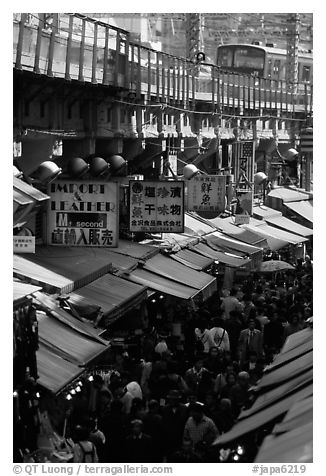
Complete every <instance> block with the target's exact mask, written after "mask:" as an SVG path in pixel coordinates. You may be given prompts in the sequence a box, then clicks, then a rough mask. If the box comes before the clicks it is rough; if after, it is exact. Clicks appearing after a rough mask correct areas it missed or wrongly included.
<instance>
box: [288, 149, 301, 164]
mask: <svg viewBox="0 0 326 476" xmlns="http://www.w3.org/2000/svg"><path fill="white" fill-rule="evenodd" d="M298 155H299V152H298V151H297V150H296V149H293V148H291V149H289V150H287V151H286V153H285V159H286V160H288V161H289V162H291V161H292V160H296V159H297V158H298Z"/></svg>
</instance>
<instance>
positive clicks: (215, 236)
mask: <svg viewBox="0 0 326 476" xmlns="http://www.w3.org/2000/svg"><path fill="white" fill-rule="evenodd" d="M205 241H207V243H208V244H213V245H216V246H217V247H219V248H220V249H222V250H223V249H224V250H230V253H232V250H235V251H239V252H240V253H243V254H244V255H249V256H252V255H255V254H256V253H259V254H260V255H261V253H262V250H261V249H260V248H258V247H257V246H252V245H248V244H247V243H243V242H242V241H238V240H236V239H232V238H230V237H228V236H226V235H224V234H223V233H220V232H219V231H214V232H213V233H210V234H209V235H205Z"/></svg>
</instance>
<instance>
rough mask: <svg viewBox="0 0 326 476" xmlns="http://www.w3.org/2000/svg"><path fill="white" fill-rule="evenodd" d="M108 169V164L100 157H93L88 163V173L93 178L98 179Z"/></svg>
mask: <svg viewBox="0 0 326 476" xmlns="http://www.w3.org/2000/svg"><path fill="white" fill-rule="evenodd" d="M109 169H110V164H108V163H107V161H106V160H104V159H102V157H93V158H92V159H91V160H90V162H89V171H90V173H91V175H93V177H100V176H101V175H104V174H105V173H107V172H108V171H109Z"/></svg>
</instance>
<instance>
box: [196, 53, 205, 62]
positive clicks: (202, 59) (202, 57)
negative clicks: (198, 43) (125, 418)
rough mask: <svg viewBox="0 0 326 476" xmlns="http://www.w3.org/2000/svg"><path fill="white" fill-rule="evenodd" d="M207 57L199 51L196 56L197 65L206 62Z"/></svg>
mask: <svg viewBox="0 0 326 476" xmlns="http://www.w3.org/2000/svg"><path fill="white" fill-rule="evenodd" d="M205 59H206V55H205V53H203V52H202V51H199V52H198V53H197V55H196V61H197V63H200V62H201V61H205Z"/></svg>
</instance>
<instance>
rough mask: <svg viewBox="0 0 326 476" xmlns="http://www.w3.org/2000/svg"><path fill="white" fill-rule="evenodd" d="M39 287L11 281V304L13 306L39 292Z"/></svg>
mask: <svg viewBox="0 0 326 476" xmlns="http://www.w3.org/2000/svg"><path fill="white" fill-rule="evenodd" d="M40 289H42V288H40V286H34V285H33V284H28V283H22V282H20V281H15V280H14V281H13V302H14V304H15V303H17V302H19V301H21V300H22V299H24V298H25V297H26V296H28V295H30V294H33V293H36V292H37V291H40Z"/></svg>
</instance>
